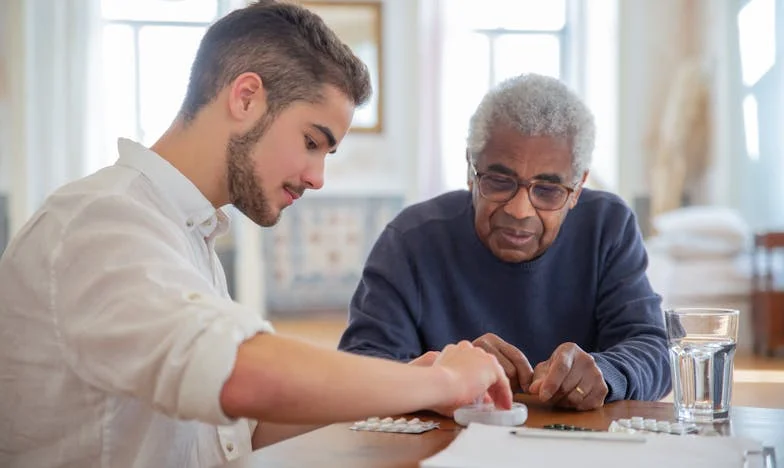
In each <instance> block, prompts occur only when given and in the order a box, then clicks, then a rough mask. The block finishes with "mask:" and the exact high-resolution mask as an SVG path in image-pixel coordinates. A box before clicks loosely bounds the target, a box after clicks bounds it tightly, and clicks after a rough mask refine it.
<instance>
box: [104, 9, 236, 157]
mask: <svg viewBox="0 0 784 468" xmlns="http://www.w3.org/2000/svg"><path fill="white" fill-rule="evenodd" d="M229 7H230V5H229V0H177V1H172V0H133V1H128V0H101V14H102V17H103V19H104V26H103V45H104V47H103V75H104V89H103V93H104V102H105V108H104V115H105V117H106V119H105V125H106V135H107V137H108V141H107V142H106V144H107V145H108V146H107V147H106V148H107V149H108V150H109V151H107V154H109V155H112V157H111V160H107V161H103V163H104V165H105V164H111V163H113V162H114V156H113V155H114V154H115V152H114V151H113V149H114V148H115V147H116V143H115V141H116V138H117V137H120V136H122V137H128V138H132V139H134V140H136V141H139V142H141V143H143V144H145V145H151V144H152V143H154V142H155V140H157V139H158V137H160V136H161V134H162V133H163V132H164V131H165V130H166V128H167V127H168V126H169V124H170V123H171V121H172V120H173V119H174V117H175V115H176V114H177V112H178V111H179V109H180V105H181V104H182V99H183V97H184V96H185V90H186V88H187V84H188V76H189V74H190V67H191V64H192V62H193V59H194V57H195V55H196V51H197V49H198V46H199V42H200V41H201V38H202V36H203V35H204V33H205V32H206V30H207V28H208V27H209V25H210V24H211V23H212V22H213V21H215V20H216V19H217V18H219V17H220V16H221V15H223V14H225V13H226V12H228V11H229Z"/></svg>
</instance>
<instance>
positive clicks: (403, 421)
mask: <svg viewBox="0 0 784 468" xmlns="http://www.w3.org/2000/svg"><path fill="white" fill-rule="evenodd" d="M405 423H406V418H397V419H395V424H405Z"/></svg>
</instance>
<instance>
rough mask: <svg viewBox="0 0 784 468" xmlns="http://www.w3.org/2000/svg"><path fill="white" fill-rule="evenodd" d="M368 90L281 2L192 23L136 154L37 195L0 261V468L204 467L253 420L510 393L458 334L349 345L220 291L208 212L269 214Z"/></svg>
mask: <svg viewBox="0 0 784 468" xmlns="http://www.w3.org/2000/svg"><path fill="white" fill-rule="evenodd" d="M369 93H370V85H369V79H368V73H367V70H366V68H365V66H364V65H363V64H362V63H361V62H360V61H359V60H358V59H357V58H356V57H355V56H354V55H353V54H352V53H351V52H350V50H349V49H348V48H347V47H346V46H345V45H343V44H342V43H341V42H340V41H339V40H338V39H337V37H336V36H335V35H334V33H332V32H331V31H330V30H329V29H328V28H327V27H326V26H325V25H324V23H323V22H322V21H321V20H320V19H319V18H318V17H316V16H314V15H313V14H311V13H309V12H308V11H306V10H303V9H302V8H300V7H297V6H293V5H290V4H278V3H275V2H272V1H267V2H263V3H259V4H256V5H252V6H249V7H247V8H245V9H242V10H238V11H235V12H233V13H231V14H229V15H228V16H226V17H225V18H223V19H221V20H220V21H218V22H216V23H215V24H214V25H213V26H212V27H211V28H210V29H209V31H208V32H207V33H206V35H205V37H204V39H203V41H202V43H201V46H200V48H199V51H198V53H197V56H196V59H195V61H194V64H193V69H192V72H191V78H190V84H189V87H188V91H187V95H186V98H185V100H184V103H183V105H182V109H181V112H180V114H179V115H178V116H177V118H176V119H175V121H174V122H173V124H172V126H171V127H170V128H169V130H168V131H167V132H166V133H165V134H164V135H163V136H162V137H161V138H160V139H159V140H158V141H157V142H156V143H155V144H154V145H153V146H152V148H150V149H148V148H145V147H143V146H141V145H139V144H137V143H134V142H131V141H128V140H121V141H120V142H119V153H120V157H119V160H118V161H117V163H116V164H115V165H114V166H111V167H109V168H106V169H104V170H102V171H99V172H98V173H96V174H93V175H92V176H89V177H87V178H85V179H82V180H79V181H76V182H74V183H72V184H70V185H67V186H65V187H63V188H61V189H60V190H58V191H57V192H56V193H55V194H53V195H52V196H51V197H50V198H48V199H47V201H46V202H45V204H44V206H43V207H42V208H41V209H40V210H39V211H38V212H37V213H36V214H35V215H34V216H33V218H32V219H31V220H30V221H29V223H28V224H27V225H26V226H24V227H23V229H22V230H21V232H20V233H19V234H18V235H17V236H16V238H15V239H14V240H13V241H12V242H11V244H10V245H9V247H8V249H7V250H6V252H5V255H4V256H3V257H2V260H0V297H2V300H0V369H2V372H0V394H1V395H2V398H1V399H0V415H2V416H1V419H0V465H2V466H9V465H10V466H35V467H55V466H107V467H108V466H111V467H126V466H138V467H148V466H172V467H174V466H177V467H179V466H189V467H190V466H214V465H218V464H222V463H223V462H225V461H226V460H228V459H233V458H236V457H238V456H240V455H243V454H247V453H248V452H249V451H250V450H251V434H252V432H253V430H254V428H255V427H256V425H257V424H256V421H257V420H264V421H273V422H290V423H327V422H331V421H336V420H352V419H356V418H363V417H367V416H371V415H383V414H397V413H405V412H410V411H414V410H417V409H422V408H427V407H433V406H446V407H453V406H456V405H461V404H466V403H469V402H471V401H473V399H474V398H476V397H477V396H482V395H484V394H485V393H486V392H488V393H489V395H490V397H491V398H493V399H494V400H495V401H496V403H497V404H498V405H499V406H502V407H509V406H510V405H511V392H510V389H509V382H508V380H507V378H506V376H505V375H504V373H503V370H502V369H501V367H500V366H499V364H498V362H497V360H496V359H495V358H494V357H493V356H491V355H490V354H488V353H487V352H485V351H483V350H481V349H480V348H477V347H474V346H472V345H471V344H470V343H467V342H464V343H460V344H458V345H456V346H448V347H446V348H445V349H444V351H443V352H442V353H441V355H440V356H438V358H437V359H432V358H431V357H432V356H428V357H427V358H425V359H423V360H421V361H419V363H420V364H428V365H422V366H410V365H403V364H399V363H395V362H390V361H383V360H380V359H374V358H366V357H360V356H354V355H350V354H346V353H341V352H337V351H331V350H324V349H320V348H315V347H311V346H308V345H306V344H303V343H300V342H296V341H293V340H291V339H286V338H283V337H278V336H275V335H274V334H273V333H272V329H271V327H270V325H269V324H268V323H267V322H265V321H263V320H262V319H261V318H260V317H259V315H258V314H257V312H255V311H253V310H247V309H246V308H244V307H243V306H241V305H239V304H237V303H234V302H232V301H231V300H230V298H229V297H228V294H227V292H226V284H225V277H224V274H223V270H222V269H221V266H220V264H219V262H218V260H217V257H216V254H215V251H214V243H215V239H216V237H217V236H219V235H221V234H223V233H224V232H225V231H226V230H227V229H228V219H227V217H226V215H225V214H224V213H223V212H222V211H221V210H220V209H219V207H221V206H223V205H226V204H229V203H232V204H234V205H235V206H236V207H237V208H238V209H239V210H240V211H241V212H242V213H244V214H245V215H246V216H248V217H249V218H250V219H252V220H253V221H254V222H256V223H257V224H259V225H262V226H271V225H273V224H274V223H275V222H276V221H277V219H278V217H279V216H280V214H281V211H282V210H283V209H284V208H285V207H286V206H288V205H290V204H291V203H293V202H294V201H295V200H296V199H297V198H299V197H300V196H301V195H302V194H303V193H304V192H305V190H308V189H319V188H321V186H322V184H323V166H324V158H325V156H326V154H327V153H331V152H334V151H335V149H336V148H337V146H338V144H339V143H340V142H341V140H342V139H343V137H344V136H345V134H346V132H347V131H348V128H349V124H350V122H351V118H352V115H353V110H354V107H355V106H357V105H359V104H361V103H363V102H364V101H365V100H366V99H367V98H368V95H369ZM433 360H435V362H434V363H433V362H432V361H433ZM430 364H432V365H430ZM259 427H261V426H259Z"/></svg>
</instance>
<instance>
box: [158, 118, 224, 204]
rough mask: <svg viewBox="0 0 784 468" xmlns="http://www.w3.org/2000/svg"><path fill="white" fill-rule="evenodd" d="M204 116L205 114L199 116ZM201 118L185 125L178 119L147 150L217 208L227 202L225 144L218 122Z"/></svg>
mask: <svg viewBox="0 0 784 468" xmlns="http://www.w3.org/2000/svg"><path fill="white" fill-rule="evenodd" d="M202 114H204V113H202ZM208 120H209V119H208V118H207V117H205V116H204V115H197V116H196V118H195V119H194V120H192V121H190V122H188V123H187V124H186V123H185V122H184V121H183V120H182V119H181V118H179V117H178V118H177V119H176V120H175V121H174V123H172V125H171V126H170V127H169V129H168V130H166V133H164V134H163V136H161V138H160V139H158V141H156V142H155V144H154V145H152V147H151V148H150V149H152V150H153V151H155V152H156V153H157V154H158V155H160V156H161V157H162V158H163V159H165V160H166V161H168V162H169V163H170V164H171V165H172V166H174V167H175V168H177V170H179V171H180V172H181V173H182V174H183V175H184V176H185V177H187V178H188V179H189V180H190V181H191V182H192V183H193V185H195V186H196V188H198V189H199V191H201V193H202V194H204V196H205V197H206V198H207V199H208V200H209V201H210V203H212V206H214V207H215V208H216V209H217V208H220V207H221V206H223V205H226V204H228V203H229V193H228V185H227V182H226V177H227V175H226V145H227V143H228V136H227V135H226V136H224V135H221V134H220V132H221V126H219V125H217V122H215V123H214V124H216V125H211V122H209V121H208Z"/></svg>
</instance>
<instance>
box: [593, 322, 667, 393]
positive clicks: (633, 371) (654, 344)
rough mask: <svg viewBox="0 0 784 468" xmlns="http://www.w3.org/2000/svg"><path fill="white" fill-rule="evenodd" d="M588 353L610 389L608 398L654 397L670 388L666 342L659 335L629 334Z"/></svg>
mask: <svg viewBox="0 0 784 468" xmlns="http://www.w3.org/2000/svg"><path fill="white" fill-rule="evenodd" d="M591 355H592V356H593V357H594V359H595V360H596V364H597V366H598V367H599V369H600V370H601V371H602V374H603V375H604V379H605V381H606V382H607V386H608V387H609V389H610V392H609V393H608V394H607V398H606V401H607V402H611V401H616V400H649V401H655V400H659V399H661V398H662V397H664V396H665V395H666V394H667V393H669V391H670V389H671V375H670V366H669V358H668V354H667V348H666V343H665V341H664V340H663V339H662V338H661V337H659V336H654V335H648V336H638V337H634V338H630V339H627V340H624V341H622V342H621V343H618V344H617V345H615V346H612V347H611V348H609V349H607V350H606V351H603V352H597V353H591Z"/></svg>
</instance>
